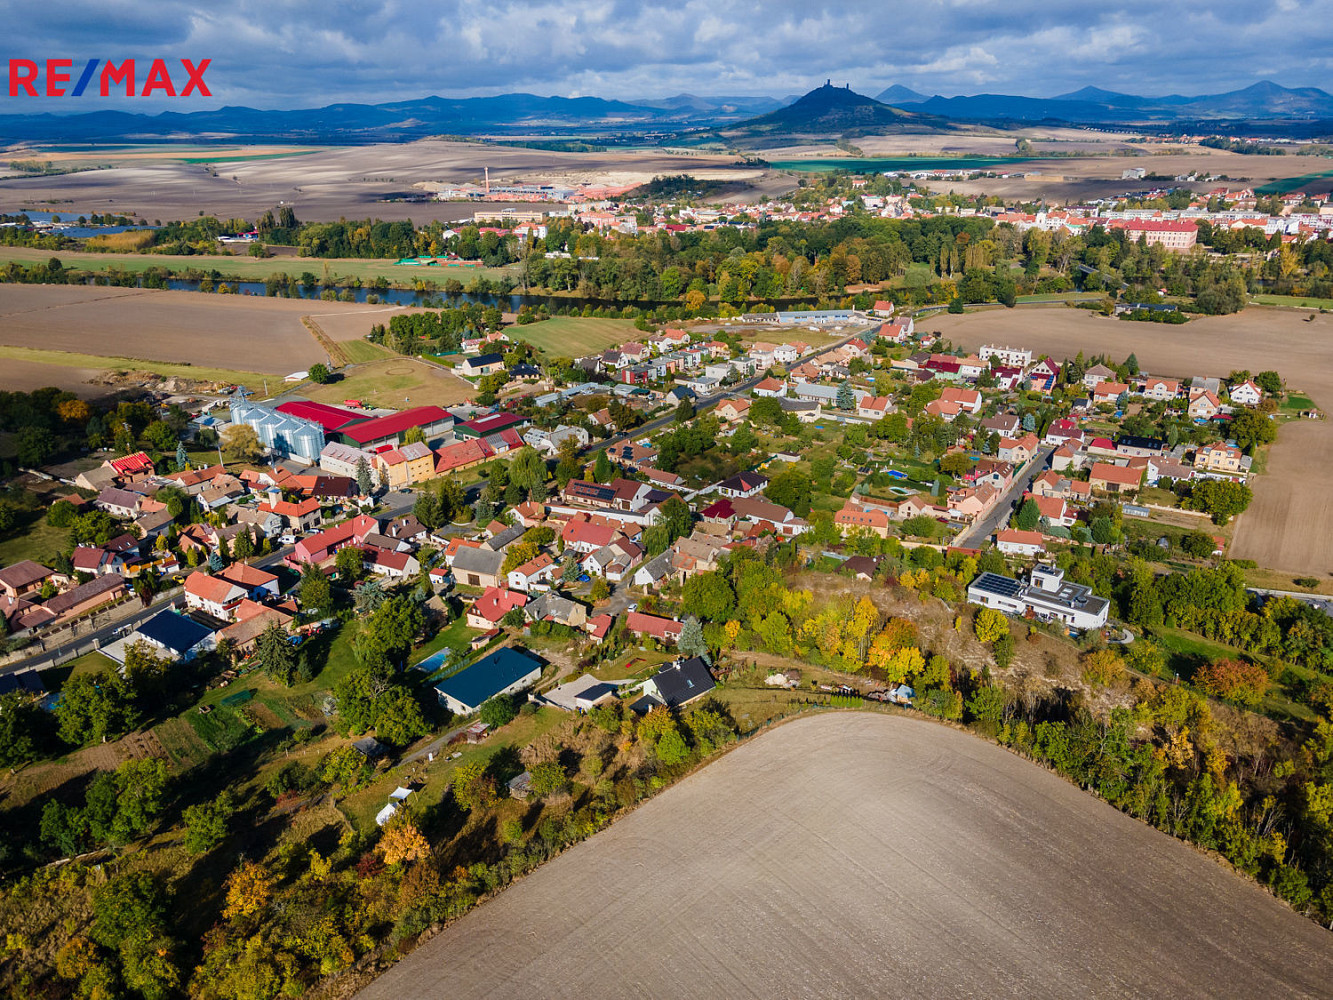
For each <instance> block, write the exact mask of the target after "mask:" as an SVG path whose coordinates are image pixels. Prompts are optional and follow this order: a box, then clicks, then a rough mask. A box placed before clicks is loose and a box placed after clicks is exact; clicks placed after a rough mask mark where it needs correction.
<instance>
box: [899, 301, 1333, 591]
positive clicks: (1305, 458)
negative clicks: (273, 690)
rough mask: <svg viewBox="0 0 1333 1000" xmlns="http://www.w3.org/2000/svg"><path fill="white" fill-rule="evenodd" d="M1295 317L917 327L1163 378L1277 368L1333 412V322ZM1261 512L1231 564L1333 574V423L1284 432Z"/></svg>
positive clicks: (1051, 312)
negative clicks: (1102, 357)
mask: <svg viewBox="0 0 1333 1000" xmlns="http://www.w3.org/2000/svg"><path fill="white" fill-rule="evenodd" d="M1307 315H1310V314H1309V313H1306V312H1304V311H1298V310H1294V309H1266V308H1253V309H1246V310H1245V311H1244V312H1241V313H1236V314H1234V315H1231V316H1210V317H1204V318H1201V319H1195V320H1191V321H1190V322H1189V323H1187V324H1185V325H1184V326H1159V325H1158V324H1156V323H1128V322H1125V321H1123V320H1116V319H1109V318H1105V317H1097V316H1093V315H1092V314H1090V313H1088V312H1085V311H1083V310H1079V309H1066V308H1060V307H1053V308H1025V309H1004V310H987V311H983V312H976V313H969V314H967V315H964V316H948V315H942V316H932V317H930V318H928V319H923V320H922V321H921V322H920V323H919V324H918V327H919V328H920V329H923V330H939V331H940V332H941V333H943V334H944V335H945V336H946V337H949V338H950V339H951V340H952V341H953V342H954V343H955V344H957V345H959V346H962V347H967V348H971V349H975V348H977V347H979V346H980V345H982V344H985V343H998V344H1012V345H1013V346H1015V347H1030V348H1032V349H1033V350H1034V351H1037V352H1040V353H1050V354H1051V355H1052V356H1053V357H1055V358H1057V359H1060V358H1066V357H1070V358H1072V357H1073V356H1074V355H1075V354H1077V353H1078V352H1079V351H1083V352H1084V353H1085V354H1088V355H1091V354H1100V353H1103V352H1105V353H1109V354H1110V355H1111V356H1112V357H1114V358H1116V359H1118V360H1121V359H1124V358H1125V357H1126V356H1127V355H1129V354H1130V352H1133V353H1134V354H1135V356H1136V357H1137V358H1138V361H1139V364H1140V365H1141V366H1142V367H1143V368H1144V370H1146V371H1150V372H1152V373H1153V374H1155V375H1156V374H1160V375H1165V376H1175V375H1180V376H1186V377H1188V376H1191V375H1216V376H1222V377H1225V376H1226V375H1227V374H1229V373H1230V372H1231V371H1232V370H1234V369H1239V368H1246V369H1249V370H1250V371H1252V372H1258V371H1264V370H1266V369H1270V368H1271V369H1274V370H1276V371H1277V372H1278V373H1279V374H1281V375H1282V377H1283V378H1285V379H1286V380H1287V384H1288V386H1289V387H1290V388H1292V389H1296V390H1301V391H1304V392H1306V393H1307V394H1309V396H1310V397H1311V398H1312V399H1313V400H1314V402H1315V404H1316V405H1317V406H1319V407H1320V408H1321V409H1324V410H1326V411H1327V410H1329V409H1330V408H1333V349H1330V348H1331V346H1333V318H1330V317H1328V316H1316V317H1315V319H1314V321H1313V322H1309V323H1307V322H1305V317H1306V316H1307ZM1250 486H1251V488H1252V489H1253V490H1254V503H1253V504H1252V505H1251V507H1250V509H1249V511H1247V512H1246V513H1245V514H1244V515H1242V516H1241V518H1240V519H1239V520H1238V521H1237V523H1236V534H1235V541H1234V543H1233V545H1232V549H1231V555H1232V556H1233V557H1235V558H1237V559H1253V560H1254V561H1255V562H1257V563H1258V564H1259V565H1260V566H1265V567H1269V568H1271V569H1277V570H1283V571H1286V572H1290V573H1308V574H1314V575H1319V576H1322V575H1323V574H1325V573H1329V572H1331V571H1333V532H1329V531H1328V524H1329V515H1330V513H1331V510H1330V503H1331V502H1333V501H1331V500H1330V498H1333V419H1330V420H1317V421H1310V422H1309V423H1308V424H1303V425H1296V424H1291V425H1288V426H1286V427H1284V428H1283V430H1282V432H1281V434H1280V435H1279V437H1278V443H1277V444H1276V445H1274V446H1273V449H1272V451H1271V452H1270V455H1269V471H1268V473H1267V474H1266V475H1262V476H1256V477H1254V478H1253V479H1251V481H1250Z"/></svg>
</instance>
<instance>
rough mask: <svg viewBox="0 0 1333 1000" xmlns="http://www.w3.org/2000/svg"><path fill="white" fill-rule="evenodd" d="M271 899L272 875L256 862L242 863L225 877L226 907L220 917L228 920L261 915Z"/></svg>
mask: <svg viewBox="0 0 1333 1000" xmlns="http://www.w3.org/2000/svg"><path fill="white" fill-rule="evenodd" d="M272 898H273V875H272V874H271V873H270V872H269V870H268V869H267V868H265V867H264V866H263V865H261V864H260V863H259V862H257V861H242V862H241V866H240V867H239V868H237V869H236V870H235V871H234V872H232V873H231V874H230V875H229V876H227V905H226V907H225V908H224V909H223V911H222V915H223V916H224V917H226V918H227V919H228V920H231V919H233V918H235V917H252V916H254V915H256V914H258V913H262V912H263V911H264V910H265V909H266V908H267V907H268V904H269V900H271V899H272Z"/></svg>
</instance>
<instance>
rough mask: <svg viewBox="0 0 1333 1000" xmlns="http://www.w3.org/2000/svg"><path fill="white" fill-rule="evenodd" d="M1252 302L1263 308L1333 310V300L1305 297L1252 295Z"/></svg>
mask: <svg viewBox="0 0 1333 1000" xmlns="http://www.w3.org/2000/svg"><path fill="white" fill-rule="evenodd" d="M1250 301H1252V302H1255V303H1258V304H1259V305H1261V306H1288V307H1295V308H1297V309H1333V299H1316V298H1311V297H1308V296H1304V295H1252V296H1250Z"/></svg>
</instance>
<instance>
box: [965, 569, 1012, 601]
mask: <svg viewBox="0 0 1333 1000" xmlns="http://www.w3.org/2000/svg"><path fill="white" fill-rule="evenodd" d="M972 586H974V587H976V588H977V589H978V590H984V591H986V592H987V593H989V594H995V595H996V596H998V597H1017V596H1018V595H1019V593H1020V592H1021V591H1022V589H1023V585H1022V584H1021V583H1019V582H1018V581H1017V580H1015V579H1013V578H1012V577H1008V576H1000V574H999V573H982V574H981V576H979V577H977V578H976V580H975V581H973V583H972Z"/></svg>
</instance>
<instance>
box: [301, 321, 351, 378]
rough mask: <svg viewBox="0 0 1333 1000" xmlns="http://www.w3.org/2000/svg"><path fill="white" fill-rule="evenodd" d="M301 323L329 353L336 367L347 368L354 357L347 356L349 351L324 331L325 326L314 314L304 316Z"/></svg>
mask: <svg viewBox="0 0 1333 1000" xmlns="http://www.w3.org/2000/svg"><path fill="white" fill-rule="evenodd" d="M301 325H302V326H304V327H305V328H306V329H307V330H309V331H310V334H311V336H313V337H314V338H315V343H317V344H318V345H319V346H320V347H321V348H322V349H323V351H324V353H325V354H327V355H328V358H329V363H330V364H332V365H333V366H334V367H335V368H346V367H347V366H348V365H349V364H351V363H352V359H351V358H349V357H348V356H347V352H346V351H344V350H343V349H342V345H340V344H337V343H335V342H334V341H332V340H330V339H329V335H328V334H327V333H325V332H324V328H323V327H322V326H320V325H319V323H317V322H316V321H315V317H313V316H302V317H301Z"/></svg>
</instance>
